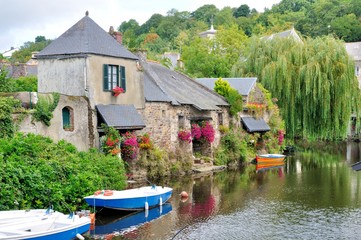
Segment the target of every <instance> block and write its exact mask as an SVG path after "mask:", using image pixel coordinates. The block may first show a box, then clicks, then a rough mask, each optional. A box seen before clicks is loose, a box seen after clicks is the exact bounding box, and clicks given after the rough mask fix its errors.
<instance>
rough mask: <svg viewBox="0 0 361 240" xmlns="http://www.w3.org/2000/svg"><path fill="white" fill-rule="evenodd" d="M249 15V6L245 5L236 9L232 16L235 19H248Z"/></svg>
mask: <svg viewBox="0 0 361 240" xmlns="http://www.w3.org/2000/svg"><path fill="white" fill-rule="evenodd" d="M250 13H251V10H250V8H249V6H248V5H247V4H242V5H241V6H239V8H237V9H236V11H234V13H233V16H234V17H235V18H238V17H248V16H249V14H250Z"/></svg>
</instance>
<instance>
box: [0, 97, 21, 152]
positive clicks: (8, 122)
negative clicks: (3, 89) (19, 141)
mask: <svg viewBox="0 0 361 240" xmlns="http://www.w3.org/2000/svg"><path fill="white" fill-rule="evenodd" d="M20 107H21V102H20V101H19V100H17V99H14V98H13V97H9V98H7V97H0V138H7V137H12V136H13V135H14V133H15V126H14V121H13V118H12V113H13V112H14V110H15V109H17V108H20ZM0 149H1V148H0Z"/></svg>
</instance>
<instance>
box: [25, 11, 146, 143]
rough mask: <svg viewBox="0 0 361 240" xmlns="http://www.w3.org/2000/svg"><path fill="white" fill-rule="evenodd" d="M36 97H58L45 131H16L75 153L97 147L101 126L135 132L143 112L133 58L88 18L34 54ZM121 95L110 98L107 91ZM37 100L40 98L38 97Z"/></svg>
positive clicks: (29, 126)
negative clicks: (61, 142) (62, 143)
mask: <svg viewBox="0 0 361 240" xmlns="http://www.w3.org/2000/svg"><path fill="white" fill-rule="evenodd" d="M36 59H37V61H38V92H39V95H42V94H43V95H44V94H50V93H53V92H57V93H60V94H61V97H60V100H59V103H58V106H57V108H56V109H55V110H54V112H53V114H54V117H53V119H52V120H51V125H50V126H49V127H45V126H42V125H41V124H40V123H31V122H30V121H25V122H24V123H23V125H24V126H23V127H22V128H21V130H22V131H25V132H36V133H39V134H43V135H47V136H50V137H51V138H52V139H54V140H56V141H57V140H60V139H65V140H67V141H69V142H71V143H73V144H74V145H75V146H77V148H78V149H80V150H87V149H89V147H97V146H99V137H100V136H101V135H102V132H101V131H102V129H101V128H100V124H101V123H106V124H108V125H110V126H113V127H115V128H116V129H118V130H120V131H126V130H128V129H130V130H134V129H141V128H143V127H144V126H145V125H144V122H143V120H142V117H141V115H140V114H139V113H138V112H137V109H143V108H144V94H143V79H142V76H143V74H142V72H141V71H140V70H139V61H138V57H137V56H136V55H134V54H133V53H131V52H130V51H128V50H127V49H126V48H124V47H123V46H122V45H121V44H119V43H118V42H117V41H116V39H115V38H114V37H112V36H111V35H110V34H108V33H107V32H105V31H104V30H103V29H102V28H101V27H100V26H99V25H97V24H96V23H95V22H94V21H93V20H92V19H91V18H90V17H89V16H88V15H86V16H84V17H83V18H82V19H81V20H80V21H78V22H77V23H76V24H75V25H73V26H72V27H71V28H69V29H68V30H67V31H66V32H65V33H63V34H62V35H61V36H60V37H58V38H57V39H56V40H54V41H53V42H52V43H51V44H50V45H49V46H47V47H46V48H44V49H43V50H42V51H41V52H39V53H38V54H37V55H36ZM116 86H119V87H122V88H123V89H124V93H122V94H120V95H119V96H114V95H113V91H112V89H113V88H114V87H116ZM39 97H40V96H39Z"/></svg>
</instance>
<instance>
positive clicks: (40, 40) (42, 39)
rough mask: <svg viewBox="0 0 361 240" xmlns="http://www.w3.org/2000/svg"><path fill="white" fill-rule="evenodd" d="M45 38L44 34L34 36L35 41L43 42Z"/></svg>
mask: <svg viewBox="0 0 361 240" xmlns="http://www.w3.org/2000/svg"><path fill="white" fill-rule="evenodd" d="M45 41H46V38H45V37H44V36H37V37H36V38H35V43H39V42H45Z"/></svg>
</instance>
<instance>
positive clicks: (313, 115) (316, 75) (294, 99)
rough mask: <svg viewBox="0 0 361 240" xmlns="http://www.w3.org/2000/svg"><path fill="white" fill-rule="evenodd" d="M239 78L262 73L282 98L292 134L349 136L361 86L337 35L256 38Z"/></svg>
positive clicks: (238, 69)
mask: <svg viewBox="0 0 361 240" xmlns="http://www.w3.org/2000/svg"><path fill="white" fill-rule="evenodd" d="M232 75H233V76H257V77H258V79H259V81H260V82H261V83H262V84H263V85H264V86H265V87H266V88H267V89H269V90H270V92H271V93H272V95H273V96H274V97H276V98H278V105H279V106H280V109H281V113H282V117H283V118H284V120H285V124H286V132H287V134H288V136H289V137H302V138H312V139H321V140H337V139H344V138H346V136H347V129H348V126H349V123H350V119H351V114H353V113H356V114H357V116H359V114H358V113H359V108H360V106H359V104H360V99H361V98H360V90H359V87H358V82H357V79H356V77H355V73H354V63H353V60H352V59H351V58H350V57H349V56H348V54H347V52H346V50H345V46H344V43H343V42H341V41H339V40H335V39H333V38H331V37H323V38H316V39H306V40H304V41H303V42H297V41H294V40H292V39H280V38H276V39H273V40H265V39H254V41H252V44H251V46H250V49H249V55H248V57H247V59H246V60H245V61H242V62H238V63H237V64H235V65H234V67H233V70H232Z"/></svg>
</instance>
